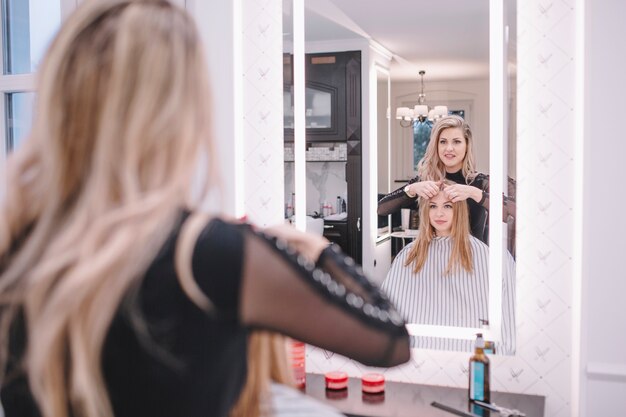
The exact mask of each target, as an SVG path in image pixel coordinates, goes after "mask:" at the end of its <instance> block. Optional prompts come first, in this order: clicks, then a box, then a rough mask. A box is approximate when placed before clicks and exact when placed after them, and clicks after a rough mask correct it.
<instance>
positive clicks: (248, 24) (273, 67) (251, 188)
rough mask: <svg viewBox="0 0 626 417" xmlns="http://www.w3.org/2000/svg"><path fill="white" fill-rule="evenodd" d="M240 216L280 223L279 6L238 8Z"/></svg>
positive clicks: (272, 2)
mask: <svg viewBox="0 0 626 417" xmlns="http://www.w3.org/2000/svg"><path fill="white" fill-rule="evenodd" d="M242 29H243V38H242V44H243V110H244V114H243V115H242V118H243V121H244V128H243V129H244V130H243V138H244V147H243V156H244V164H243V166H244V167H245V176H244V179H245V186H244V189H245V212H246V214H247V216H248V217H249V219H250V221H252V222H254V223H256V224H259V225H264V226H265V225H271V224H276V223H279V222H282V221H283V211H284V207H283V204H284V200H283V189H284V185H283V184H284V176H283V113H282V109H283V78H282V77H283V74H282V71H283V66H282V62H283V61H282V51H283V49H282V48H283V43H282V42H283V35H282V0H246V1H244V2H243V8H242Z"/></svg>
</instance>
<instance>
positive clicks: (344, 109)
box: [283, 51, 361, 142]
mask: <svg viewBox="0 0 626 417" xmlns="http://www.w3.org/2000/svg"><path fill="white" fill-rule="evenodd" d="M305 60H306V66H305V71H306V73H305V78H306V92H305V94H306V96H305V106H306V110H305V111H306V116H305V123H306V140H307V142H342V141H346V140H355V133H356V136H358V137H359V139H360V129H361V103H360V96H361V79H360V76H361V74H360V71H361V53H360V52H358V51H356V52H354V51H352V52H334V53H317V54H307V55H306V57H305ZM292 81H293V65H292V60H291V56H290V55H287V54H286V55H284V57H283V104H284V126H285V140H286V141H288V142H291V141H293V82H292ZM350 138H352V139H350Z"/></svg>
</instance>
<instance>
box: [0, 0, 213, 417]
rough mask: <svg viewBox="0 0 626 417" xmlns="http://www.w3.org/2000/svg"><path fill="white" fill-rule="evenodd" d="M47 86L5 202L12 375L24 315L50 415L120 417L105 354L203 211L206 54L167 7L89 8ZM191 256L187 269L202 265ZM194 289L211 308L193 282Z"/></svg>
mask: <svg viewBox="0 0 626 417" xmlns="http://www.w3.org/2000/svg"><path fill="white" fill-rule="evenodd" d="M38 77H39V79H38V89H37V103H36V109H35V110H36V111H35V120H34V124H33V129H32V132H31V135H30V137H29V138H28V139H27V140H26V141H25V143H23V145H22V147H21V148H20V149H18V150H17V151H16V152H15V153H14V154H13V155H11V156H10V157H9V158H8V161H7V172H6V192H5V195H4V196H2V197H0V198H2V200H1V201H0V256H1V258H0V273H1V275H0V306H1V307H2V328H1V331H2V333H1V334H0V340H1V341H2V342H1V346H2V348H3V355H2V357H1V360H0V366H1V367H2V369H5V366H6V363H7V362H6V361H7V346H8V328H9V325H10V323H11V322H12V321H13V320H14V317H15V315H16V314H17V312H18V311H22V312H23V313H24V317H25V323H26V330H27V338H28V339H27V340H28V346H27V349H26V352H25V357H24V367H25V371H26V372H27V376H28V380H29V384H30V388H31V391H32V393H33V395H34V397H35V400H36V402H37V404H38V406H39V409H40V411H41V413H42V415H43V416H44V417H67V416H69V415H74V416H88V417H101V416H103V417H104V416H112V415H113V411H112V407H111V404H110V400H109V397H108V394H107V392H106V387H105V383H104V380H103V374H102V370H101V353H102V346H103V341H104V339H105V337H106V334H107V332H108V329H109V326H110V324H111V321H112V318H113V316H114V314H115V313H116V311H117V309H118V307H119V305H120V302H121V300H122V298H123V297H124V296H125V295H126V294H127V293H128V292H129V291H130V290H131V289H133V288H137V287H138V285H139V283H140V280H141V278H142V276H143V274H144V273H145V271H146V269H147V267H148V265H149V264H150V262H151V261H152V260H153V259H154V257H155V256H156V254H157V252H158V250H159V249H160V248H161V247H162V245H163V244H164V242H165V240H166V238H167V237H168V235H169V234H170V233H171V231H172V229H173V227H174V225H175V223H176V222H177V221H179V220H178V219H179V218H180V214H181V209H182V208H184V207H185V206H187V207H190V208H193V205H194V204H195V203H194V202H193V201H191V199H190V197H189V196H190V195H191V192H192V190H191V184H192V182H193V181H192V178H193V177H194V174H195V170H196V166H197V164H196V162H197V160H198V155H200V154H202V153H203V152H206V153H207V154H208V155H209V157H210V155H211V144H210V137H209V130H210V122H209V117H208V114H209V103H208V96H209V94H208V88H207V80H206V79H205V77H206V68H205V63H204V57H203V54H202V46H201V44H200V41H199V36H198V34H197V30H196V26H195V24H194V22H193V20H192V19H191V18H190V17H189V16H188V15H187V14H186V13H185V12H184V11H183V10H182V9H180V8H178V7H175V6H173V5H171V4H170V3H169V2H167V1H165V0H108V1H87V2H85V3H84V4H82V5H81V6H80V7H79V8H78V9H77V11H76V12H75V13H74V14H73V15H72V16H70V17H69V18H68V20H67V21H66V22H65V24H64V25H63V27H62V28H61V29H60V31H59V32H58V34H57V35H56V37H55V39H54V40H53V42H52V44H51V46H50V49H49V50H48V52H47V55H46V57H45V59H44V61H43V63H42V66H41V68H40V71H39V75H38ZM209 166H210V171H211V172H210V173H209V174H210V175H207V177H208V178H211V177H212V176H213V175H214V174H215V169H214V168H212V167H213V165H212V164H209ZM197 185H198V184H195V186H197ZM210 185H211V184H209V183H208V181H205V182H204V183H203V184H202V186H201V187H200V188H202V192H200V193H198V189H197V188H195V187H194V190H193V191H194V194H195V195H196V196H198V197H202V196H203V195H204V194H205V192H206V191H207V190H208V188H209V186H210ZM181 239H183V237H181ZM186 247H187V250H186V252H187V253H186V254H182V255H180V254H177V258H181V259H186V261H187V262H188V263H190V262H191V249H190V248H192V245H186ZM177 265H178V264H177ZM181 275H182V278H181V279H184V277H185V276H187V277H188V274H187V275H185V274H181ZM183 288H184V289H185V290H186V291H187V292H188V294H190V296H193V295H194V294H193V293H194V291H195V299H196V300H200V299H201V297H200V296H199V295H198V294H199V290H198V288H197V287H195V286H194V283H193V282H192V281H191V282H190V281H189V280H188V279H187V280H186V282H185V283H184V284H183ZM192 298H193V297H192ZM204 301H205V307H206V305H207V304H208V303H207V302H206V301H207V300H204ZM70 410H71V411H70Z"/></svg>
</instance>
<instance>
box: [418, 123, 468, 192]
mask: <svg viewBox="0 0 626 417" xmlns="http://www.w3.org/2000/svg"><path fill="white" fill-rule="evenodd" d="M450 128H459V129H461V131H462V132H463V137H464V138H465V143H466V145H467V151H466V152H465V157H464V158H463V166H462V168H461V172H462V173H463V178H465V180H466V181H467V183H468V184H469V183H470V182H471V181H472V180H473V179H474V177H475V176H476V174H477V172H476V163H475V159H474V140H473V139H472V130H471V129H470V126H469V124H468V123H467V122H466V121H465V119H463V118H462V117H459V116H455V115H452V116H445V117H442V118H441V119H439V120H438V121H437V122H436V123H435V125H434V126H433V130H432V131H431V132H430V140H429V141H428V146H427V147H426V152H425V153H424V157H423V158H422V159H421V160H420V161H419V162H418V164H417V175H418V177H419V178H420V181H425V180H428V181H441V180H443V179H445V177H446V167H445V165H444V164H443V162H442V161H441V158H439V136H441V132H443V130H444V129H450Z"/></svg>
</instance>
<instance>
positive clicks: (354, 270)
mask: <svg viewBox="0 0 626 417" xmlns="http://www.w3.org/2000/svg"><path fill="white" fill-rule="evenodd" d="M253 233H255V234H256V235H257V236H259V237H260V238H262V240H263V241H264V242H266V243H267V244H269V245H270V246H271V247H272V248H273V249H274V250H275V251H276V252H278V253H279V254H280V255H281V257H282V258H284V259H285V260H286V261H287V262H288V263H289V264H290V265H291V266H292V267H294V268H295V269H296V270H297V271H298V275H299V276H300V277H302V278H303V279H305V280H306V281H307V282H308V283H309V285H312V286H313V287H314V288H315V289H316V291H317V292H318V293H320V294H322V295H323V296H324V297H325V298H327V299H328V300H329V301H331V302H333V303H334V304H336V305H339V306H340V307H342V308H343V309H345V310H350V311H352V313H353V314H355V315H356V316H357V317H359V319H361V320H364V321H367V322H368V323H370V324H372V325H374V326H376V327H385V328H389V327H396V328H398V329H399V330H400V329H401V330H402V331H406V329H405V322H404V320H403V318H402V316H401V315H400V314H399V313H398V312H397V311H396V309H395V308H394V307H393V305H392V304H391V302H390V301H389V299H388V298H387V297H386V295H385V294H383V293H382V292H381V290H380V289H379V288H378V287H377V286H375V285H374V284H372V283H371V282H370V281H369V280H368V279H367V278H366V277H365V275H364V274H363V269H362V268H361V267H360V266H359V265H357V264H356V262H355V261H354V259H352V258H351V257H349V256H347V255H345V254H344V253H342V251H341V249H340V248H339V246H338V245H336V244H331V245H329V246H328V247H327V248H325V249H324V250H323V251H322V253H321V254H320V256H319V259H318V260H317V262H316V263H313V262H311V261H309V260H307V259H306V258H305V257H304V256H302V255H300V254H299V253H297V251H296V250H295V249H294V247H293V246H292V245H290V244H289V243H288V242H287V241H285V240H283V239H281V238H276V237H275V236H272V235H269V234H267V233H264V232H263V231H254V230H253ZM333 275H334V276H333ZM337 275H339V276H341V277H342V278H343V280H344V281H345V279H349V280H350V282H341V281H342V279H340V277H338V276H337ZM349 287H350V288H349Z"/></svg>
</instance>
